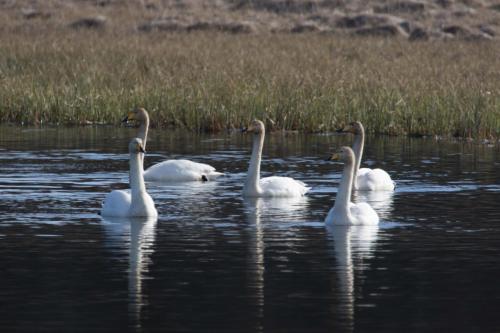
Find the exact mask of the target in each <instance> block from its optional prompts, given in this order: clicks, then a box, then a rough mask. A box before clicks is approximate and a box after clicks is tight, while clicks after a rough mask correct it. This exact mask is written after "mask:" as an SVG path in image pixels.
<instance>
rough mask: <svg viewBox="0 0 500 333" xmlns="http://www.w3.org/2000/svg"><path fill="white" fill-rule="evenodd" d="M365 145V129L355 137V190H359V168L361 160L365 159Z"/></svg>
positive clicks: (353, 148)
mask: <svg viewBox="0 0 500 333" xmlns="http://www.w3.org/2000/svg"><path fill="white" fill-rule="evenodd" d="M364 145H365V130H364V129H363V128H361V129H360V132H359V133H358V134H356V135H355V136H354V144H353V146H352V150H353V152H354V175H353V178H354V181H353V184H352V185H353V189H355V188H357V185H358V184H357V181H356V179H357V175H358V170H359V167H360V166H361V158H362V157H363V149H364Z"/></svg>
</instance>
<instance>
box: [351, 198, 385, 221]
mask: <svg viewBox="0 0 500 333" xmlns="http://www.w3.org/2000/svg"><path fill="white" fill-rule="evenodd" d="M349 210H350V213H351V217H352V224H353V225H376V224H378V222H379V218H378V215H377V213H376V212H375V211H374V210H373V208H372V207H371V206H370V205H369V204H367V203H366V202H360V203H357V204H355V203H352V202H351V203H350V205H349Z"/></svg>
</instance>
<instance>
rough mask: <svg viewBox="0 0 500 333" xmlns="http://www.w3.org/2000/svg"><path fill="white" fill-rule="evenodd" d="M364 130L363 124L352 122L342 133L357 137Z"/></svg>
mask: <svg viewBox="0 0 500 333" xmlns="http://www.w3.org/2000/svg"><path fill="white" fill-rule="evenodd" d="M364 131H365V129H364V127H363V124H361V122H360V121H353V122H352V123H350V124H349V125H347V127H345V128H344V130H343V132H347V133H352V134H354V135H358V134H361V133H364Z"/></svg>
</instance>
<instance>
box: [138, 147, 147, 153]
mask: <svg viewBox="0 0 500 333" xmlns="http://www.w3.org/2000/svg"><path fill="white" fill-rule="evenodd" d="M139 151H140V152H141V153H144V154H146V150H145V149H144V147H143V146H140V147H139Z"/></svg>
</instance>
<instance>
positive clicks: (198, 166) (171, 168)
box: [144, 160, 222, 182]
mask: <svg viewBox="0 0 500 333" xmlns="http://www.w3.org/2000/svg"><path fill="white" fill-rule="evenodd" d="M221 175H222V173H220V172H217V171H215V168H214V167H212V166H210V165H208V164H204V163H196V162H193V161H189V160H167V161H163V162H160V163H158V164H155V165H153V166H152V167H150V168H148V169H147V170H146V171H145V172H144V179H145V180H148V181H166V182H169V181H170V182H175V181H178V182H189V181H196V180H203V181H207V180H213V179H215V178H217V177H219V176H221Z"/></svg>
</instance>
